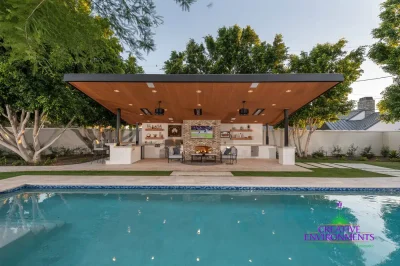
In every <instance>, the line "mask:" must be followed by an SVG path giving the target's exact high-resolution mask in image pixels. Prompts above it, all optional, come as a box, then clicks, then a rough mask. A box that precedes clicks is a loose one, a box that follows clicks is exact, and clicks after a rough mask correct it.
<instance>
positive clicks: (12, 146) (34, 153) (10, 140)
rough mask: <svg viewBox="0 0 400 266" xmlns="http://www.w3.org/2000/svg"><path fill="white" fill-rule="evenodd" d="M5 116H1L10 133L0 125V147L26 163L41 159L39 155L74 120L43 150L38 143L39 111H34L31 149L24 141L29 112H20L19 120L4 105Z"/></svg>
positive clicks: (41, 122) (48, 144) (41, 120)
mask: <svg viewBox="0 0 400 266" xmlns="http://www.w3.org/2000/svg"><path fill="white" fill-rule="evenodd" d="M5 107H6V114H4V113H2V114H1V115H2V116H4V117H5V118H7V120H8V122H9V123H10V125H11V131H10V130H8V129H6V128H4V127H3V126H2V125H0V145H1V146H3V147H5V148H7V149H9V150H10V151H12V152H15V153H16V154H17V155H19V156H20V157H21V158H22V159H23V160H24V161H26V162H28V163H36V162H38V161H40V159H41V153H42V152H43V151H44V150H46V149H47V148H49V147H50V146H51V145H52V144H53V143H54V142H55V141H56V140H57V139H59V138H60V137H61V135H62V133H64V132H65V130H67V128H68V127H69V126H70V125H71V124H72V122H73V120H74V118H72V119H71V120H70V122H69V123H68V124H67V126H66V127H65V128H64V129H62V131H61V132H60V134H59V135H57V136H56V137H55V138H53V139H52V140H50V141H49V143H47V144H46V145H45V146H44V147H43V148H42V147H41V144H40V142H39V133H40V129H41V128H43V126H44V124H43V122H44V113H42V114H41V115H39V110H35V112H34V113H35V118H34V123H33V133H32V134H33V147H30V146H29V145H28V144H27V142H26V139H25V134H26V133H25V129H26V126H27V124H28V122H29V120H30V114H31V113H30V112H25V110H22V111H21V113H20V118H19V119H18V115H17V112H16V111H13V110H12V108H11V106H9V105H5Z"/></svg>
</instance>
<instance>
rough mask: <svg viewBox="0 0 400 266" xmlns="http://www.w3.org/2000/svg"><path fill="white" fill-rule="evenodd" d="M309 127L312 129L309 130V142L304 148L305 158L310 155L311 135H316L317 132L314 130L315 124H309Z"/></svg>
mask: <svg viewBox="0 0 400 266" xmlns="http://www.w3.org/2000/svg"><path fill="white" fill-rule="evenodd" d="M308 126H309V128H310V129H309V131H308V135H307V141H306V144H305V146H304V156H305V157H307V155H308V146H309V144H310V140H311V135H312V133H314V131H315V129H314V124H313V123H309V124H308Z"/></svg>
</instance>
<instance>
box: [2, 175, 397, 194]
mask: <svg viewBox="0 0 400 266" xmlns="http://www.w3.org/2000/svg"><path fill="white" fill-rule="evenodd" d="M24 184H31V185H132V186H134V185H154V186H157V185H166V186H173V185H179V186H207V185H209V186H264V187H347V188H358V187H360V188H400V178H396V177H379V178H323V177H322V178H315V177H312V178H310V177H301V178H299V177H244V176H240V177H239V176H218V177H214V176H193V177H192V176H190V177H188V176H18V177H13V178H9V179H5V180H0V191H4V190H8V189H12V188H15V187H19V186H21V185H24Z"/></svg>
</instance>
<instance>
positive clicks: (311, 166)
mask: <svg viewBox="0 0 400 266" xmlns="http://www.w3.org/2000/svg"><path fill="white" fill-rule="evenodd" d="M296 165H298V166H300V167H304V168H317V167H316V166H313V165H309V164H306V163H296Z"/></svg>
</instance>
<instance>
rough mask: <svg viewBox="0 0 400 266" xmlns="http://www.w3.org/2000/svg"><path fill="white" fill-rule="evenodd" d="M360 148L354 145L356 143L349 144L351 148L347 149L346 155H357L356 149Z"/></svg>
mask: <svg viewBox="0 0 400 266" xmlns="http://www.w3.org/2000/svg"><path fill="white" fill-rule="evenodd" d="M357 150H358V146H357V147H355V146H354V144H351V145H350V146H349V148H348V149H347V152H346V155H347V156H348V157H351V158H352V157H354V156H355V155H356V151H357Z"/></svg>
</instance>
